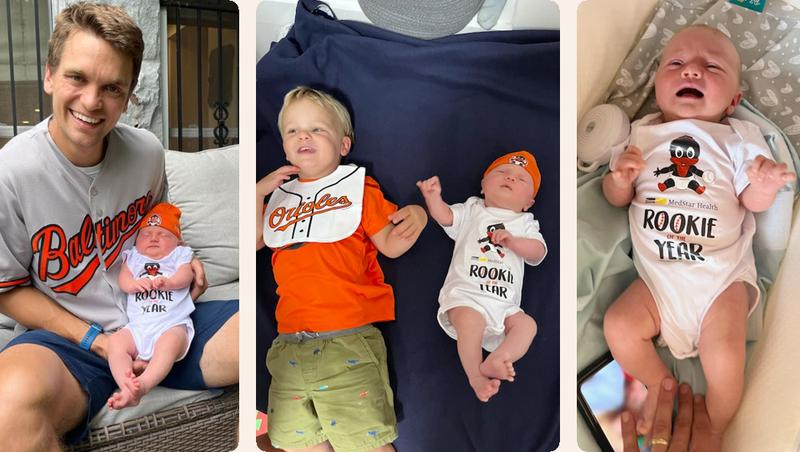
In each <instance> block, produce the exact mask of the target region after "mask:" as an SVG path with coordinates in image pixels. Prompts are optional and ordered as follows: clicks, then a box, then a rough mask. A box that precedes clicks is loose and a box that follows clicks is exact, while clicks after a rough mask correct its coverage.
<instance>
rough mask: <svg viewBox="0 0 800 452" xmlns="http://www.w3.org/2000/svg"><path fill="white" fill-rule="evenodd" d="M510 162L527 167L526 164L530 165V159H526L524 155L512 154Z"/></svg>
mask: <svg viewBox="0 0 800 452" xmlns="http://www.w3.org/2000/svg"><path fill="white" fill-rule="evenodd" d="M508 163H511V164H512V165H519V166H521V167H523V168H525V167H526V166H528V159H526V158H525V157H524V156H522V155H515V156H512V157H511V158H510V159H508Z"/></svg>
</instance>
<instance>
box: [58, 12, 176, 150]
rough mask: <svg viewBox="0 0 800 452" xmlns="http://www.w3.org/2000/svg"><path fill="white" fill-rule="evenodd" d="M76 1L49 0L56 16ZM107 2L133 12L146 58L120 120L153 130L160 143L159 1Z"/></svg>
mask: <svg viewBox="0 0 800 452" xmlns="http://www.w3.org/2000/svg"><path fill="white" fill-rule="evenodd" d="M75 2H76V1H75V0H50V8H51V9H50V11H51V15H52V18H53V25H54V24H55V18H56V16H57V15H58V13H59V11H61V10H62V9H63V8H65V7H66V6H67V5H70V4H72V3H75ZM105 3H108V4H112V5H117V6H121V7H122V8H124V9H125V11H127V12H128V14H130V16H131V17H132V18H133V20H134V21H135V22H136V23H137V24H138V25H139V27H140V28H141V29H142V35H143V38H144V59H143V60H142V70H141V71H140V72H139V82H138V83H137V85H136V91H134V93H133V96H132V97H131V101H130V102H129V103H128V111H127V112H126V113H123V115H122V117H121V118H120V122H122V123H125V124H129V125H132V126H136V127H139V128H142V129H147V130H150V131H151V132H153V133H154V134H155V135H156V136H157V137H158V138H159V140H161V142H162V143H163V142H164V137H163V136H162V135H163V128H162V123H163V120H164V119H163V112H162V109H161V95H162V93H161V36H160V31H161V27H160V23H159V10H160V8H161V6H160V4H159V1H158V0H106V1H105Z"/></svg>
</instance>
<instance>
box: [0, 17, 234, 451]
mask: <svg viewBox="0 0 800 452" xmlns="http://www.w3.org/2000/svg"><path fill="white" fill-rule="evenodd" d="M143 51H144V41H143V39H142V32H141V30H140V29H139V27H138V26H137V25H136V24H135V23H134V22H133V20H132V19H131V18H130V17H129V16H128V15H127V14H126V13H125V11H123V10H122V9H121V8H119V7H114V6H108V5H100V4H91V3H84V2H81V3H76V4H73V5H71V6H68V7H67V8H65V9H64V10H63V11H62V12H61V13H60V14H59V16H58V18H57V20H56V26H55V29H54V31H53V34H52V35H51V38H50V42H49V49H48V57H47V64H46V67H45V79H44V90H45V91H46V92H47V93H48V94H49V95H51V96H52V103H53V104H52V105H53V114H52V116H51V117H49V118H47V119H45V120H44V121H42V122H41V123H39V124H38V125H36V126H34V127H32V128H31V129H30V130H28V131H27V132H25V133H23V134H20V135H18V136H17V137H15V138H14V139H12V140H11V141H10V142H9V143H8V144H7V145H6V146H5V147H3V149H2V150H0V230H2V231H3V232H2V235H0V312H2V313H4V314H6V315H8V316H10V317H12V318H13V319H15V320H16V321H18V322H19V323H20V324H21V325H23V326H25V327H27V328H28V329H29V330H28V331H27V332H25V333H23V334H21V335H20V336H18V337H16V338H15V339H13V340H12V341H11V342H10V343H9V344H8V345H7V346H6V347H5V348H4V349H3V350H2V352H0V450H14V451H42V450H58V449H59V448H60V444H61V439H62V438H63V439H64V440H65V441H66V442H67V443H74V442H77V441H79V440H80V439H81V438H82V437H83V436H84V435H85V434H86V432H87V430H88V422H89V420H90V419H91V418H92V417H93V416H94V415H95V414H96V413H97V412H98V411H99V410H100V408H101V407H102V406H103V405H104V404H105V402H106V400H108V397H109V396H110V395H111V394H112V392H113V391H114V389H115V387H116V384H115V382H114V379H113V377H112V375H111V372H110V370H109V368H108V362H107V347H108V338H107V336H106V334H108V333H110V332H113V331H115V330H117V329H119V328H120V327H122V326H123V325H124V324H125V322H126V316H125V312H124V303H122V301H123V297H124V293H123V291H122V290H120V288H119V286H118V283H117V275H118V274H119V271H120V267H121V259H120V254H121V251H122V250H124V249H127V248H129V247H130V246H131V244H132V242H133V237H134V232H135V231H136V226H137V225H138V223H139V222H140V221H141V219H142V217H143V216H144V215H145V214H146V213H147V211H148V210H149V209H150V208H151V207H152V206H153V205H155V204H156V203H157V202H158V201H159V200H160V199H161V198H162V197H163V196H164V192H165V185H166V180H165V179H166V177H165V173H164V152H163V148H162V146H161V143H160V142H159V141H158V140H157V139H156V138H155V136H153V135H152V134H151V133H150V132H147V131H143V130H138V129H134V128H132V127H128V126H125V125H122V124H118V120H119V118H120V115H121V114H122V113H123V112H124V111H125V109H126V107H127V104H128V100H129V99H130V96H131V94H132V92H133V89H134V88H135V87H136V82H137V79H138V75H139V70H140V68H141V61H142V54H143ZM193 267H194V270H195V278H194V289H193V291H192V295H193V298H196V297H197V296H198V295H199V294H200V293H202V291H203V290H204V289H205V286H206V281H205V276H204V274H203V271H202V266H201V265H199V264H197V263H195V264H194V265H193ZM193 319H194V322H195V325H196V330H197V334H196V336H195V341H194V342H193V344H192V348H191V349H190V350H189V352H188V354H187V356H186V358H185V360H183V361H182V362H181V363H180V364H179V365H176V366H175V367H174V368H173V371H172V373H170V375H169V376H168V377H167V379H165V380H164V383H163V384H164V385H165V386H169V387H175V388H186V389H189V388H193V389H200V388H205V387H213V386H222V385H227V384H232V383H235V382H236V381H238V372H237V367H238V344H237V336H238V328H239V327H238V301H236V300H233V301H215V302H207V303H200V304H199V305H198V309H197V311H196V314H195V315H193ZM201 331H204V332H201ZM140 365H141V366H144V365H146V363H140Z"/></svg>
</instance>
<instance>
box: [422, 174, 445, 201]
mask: <svg viewBox="0 0 800 452" xmlns="http://www.w3.org/2000/svg"><path fill="white" fill-rule="evenodd" d="M417 187H419V191H421V192H422V196H423V197H424V198H425V199H427V198H429V197H441V196H442V184H440V183H439V176H433V177H431V178H429V179H425V180H420V181H417Z"/></svg>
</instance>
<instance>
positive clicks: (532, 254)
mask: <svg viewBox="0 0 800 452" xmlns="http://www.w3.org/2000/svg"><path fill="white" fill-rule="evenodd" d="M540 181H541V175H540V173H539V168H538V167H537V166H536V160H535V158H534V157H533V155H531V154H530V153H529V152H527V151H517V152H511V153H508V154H506V155H504V156H502V157H499V158H498V159H496V160H495V161H494V162H492V164H491V165H489V168H488V169H486V171H485V172H484V174H483V179H482V180H481V193H483V195H484V199H481V198H479V197H477V196H473V197H471V198H469V199H467V201H466V202H464V203H463V204H453V205H447V204H446V203H445V202H444V201H443V200H442V187H441V184H440V183H439V178H438V177H436V176H433V177H431V178H430V179H427V180H424V181H419V182H417V186H418V187H419V189H420V191H421V192H422V195H423V197H424V198H425V204H427V206H428V210H429V211H430V214H431V217H433V219H435V220H436V222H437V223H439V224H440V225H441V226H442V227H443V228H444V230H445V232H447V235H449V236H450V237H451V238H452V239H453V240H455V241H456V245H455V251H454V252H453V260H452V261H451V263H450V270H449V271H448V272H447V278H446V279H445V282H444V286H443V287H442V290H441V292H440V293H439V313H438V318H439V324H440V325H441V326H442V328H443V329H444V330H445V331H446V332H447V334H449V335H450V336H451V337H452V338H454V339H457V340H458V356H459V358H460V359H461V365H462V366H463V367H464V372H465V373H466V374H467V378H468V379H469V384H470V386H472V389H473V390H474V391H475V395H477V397H478V399H479V400H481V401H483V402H486V401H488V400H489V398H491V397H492V396H493V395H495V394H497V392H498V390H499V389H500V380H507V381H514V376H515V372H514V366H513V364H514V362H515V361H517V360H518V359H520V358H521V357H522V356H523V355H525V353H526V352H527V351H528V347H530V345H531V342H533V337H534V336H535V335H536V322H535V321H534V320H533V318H532V317H531V316H529V315H527V314H525V313H524V312H522V309H520V307H519V305H520V301H521V299H522V294H521V293H522V277H523V272H524V270H525V268H524V267H525V265H524V264H525V263H527V264H530V265H539V263H541V262H542V260H543V259H544V256H545V255H546V254H547V246H546V245H545V243H544V238H542V235H541V234H540V233H539V222H538V221H536V220H534V219H533V214H531V213H528V212H525V211H526V210H528V209H529V208H530V207H531V206H532V205H533V201H534V197H535V196H536V192H537V191H539V183H540ZM481 347H482V348H485V349H486V350H488V351H490V352H491V353H490V354H489V356H488V357H487V358H486V359H485V360H484V359H483V354H482V351H481Z"/></svg>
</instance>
